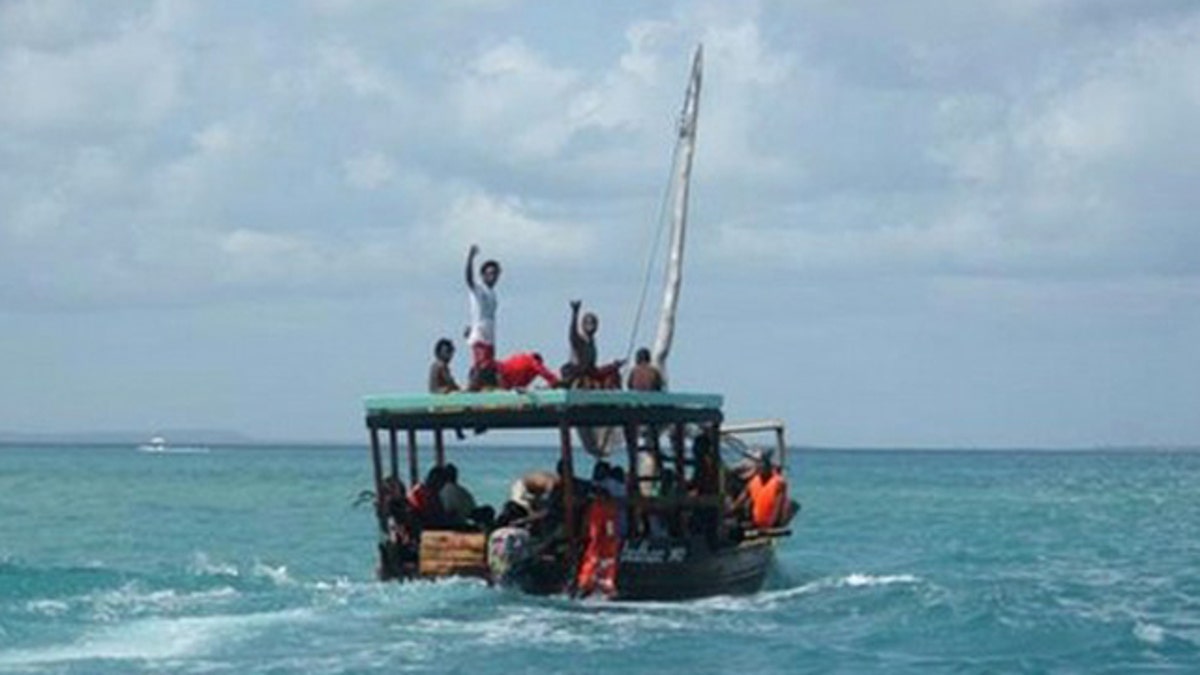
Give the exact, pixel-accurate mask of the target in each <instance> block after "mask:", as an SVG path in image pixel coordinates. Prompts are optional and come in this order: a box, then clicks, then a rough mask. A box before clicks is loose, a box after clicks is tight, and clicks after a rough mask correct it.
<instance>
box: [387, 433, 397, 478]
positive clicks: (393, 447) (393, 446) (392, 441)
mask: <svg viewBox="0 0 1200 675" xmlns="http://www.w3.org/2000/svg"><path fill="white" fill-rule="evenodd" d="M399 446H400V444H399V443H398V442H397V441H396V428H395V427H390V428H389V429H388V449H389V450H390V451H391V459H392V478H395V479H397V480H399V479H400V458H399V453H400V450H399Z"/></svg>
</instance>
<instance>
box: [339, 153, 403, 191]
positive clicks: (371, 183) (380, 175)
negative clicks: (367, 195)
mask: <svg viewBox="0 0 1200 675" xmlns="http://www.w3.org/2000/svg"><path fill="white" fill-rule="evenodd" d="M342 168H343V170H344V172H345V175H346V182H347V183H349V184H350V185H351V186H353V187H355V188H358V189H359V190H378V189H379V188H381V187H384V186H385V185H387V184H388V183H390V182H392V181H393V180H394V179H395V178H396V163H395V162H393V161H392V160H391V159H390V158H388V157H387V156H386V155H384V154H381V153H378V152H365V153H362V154H359V155H355V156H354V157H350V158H348V159H346V160H345V161H344V162H342Z"/></svg>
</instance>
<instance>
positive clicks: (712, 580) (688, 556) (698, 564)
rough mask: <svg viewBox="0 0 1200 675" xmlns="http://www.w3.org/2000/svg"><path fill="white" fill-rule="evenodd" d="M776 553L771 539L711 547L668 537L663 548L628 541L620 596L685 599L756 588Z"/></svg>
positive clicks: (620, 568) (620, 575) (619, 570)
mask: <svg viewBox="0 0 1200 675" xmlns="http://www.w3.org/2000/svg"><path fill="white" fill-rule="evenodd" d="M774 558H775V547H774V545H773V543H772V541H771V540H770V539H758V540H753V541H745V542H742V543H740V544H738V545H737V546H731V547H722V548H716V549H710V548H709V547H708V546H707V545H705V544H703V543H700V544H697V543H694V542H693V543H692V544H690V545H689V544H686V543H682V542H672V543H671V544H670V545H669V546H667V547H666V548H664V547H661V546H651V545H649V544H642V545H639V544H638V543H636V542H633V543H631V545H630V546H629V547H627V548H626V549H625V550H624V551H623V552H622V554H621V562H620V564H619V565H618V567H617V598H618V599H621V600H687V599H691V598H703V597H708V596H713V595H738V594H746V593H755V592H757V591H758V590H760V589H761V588H762V586H763V582H764V581H765V580H766V577H767V571H768V570H769V569H770V567H771V563H772V561H773V560H774Z"/></svg>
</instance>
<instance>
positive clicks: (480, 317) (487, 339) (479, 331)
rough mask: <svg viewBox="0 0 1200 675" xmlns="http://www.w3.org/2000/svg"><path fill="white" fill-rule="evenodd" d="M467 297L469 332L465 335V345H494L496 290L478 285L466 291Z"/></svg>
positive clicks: (485, 285)
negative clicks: (469, 321) (469, 319)
mask: <svg viewBox="0 0 1200 675" xmlns="http://www.w3.org/2000/svg"><path fill="white" fill-rule="evenodd" d="M467 296H468V297H469V298H470V300H471V332H470V333H469V334H468V335H467V344H472V345H473V344H475V343H477V342H482V343H484V344H489V345H494V344H496V289H494V288H489V287H488V286H487V284H483V283H478V284H475V288H473V289H472V288H468V289H467Z"/></svg>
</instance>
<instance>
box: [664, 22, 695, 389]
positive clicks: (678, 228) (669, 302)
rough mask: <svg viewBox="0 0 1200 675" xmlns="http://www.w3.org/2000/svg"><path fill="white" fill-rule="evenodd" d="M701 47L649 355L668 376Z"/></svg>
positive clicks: (685, 115) (683, 120) (684, 120)
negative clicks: (655, 325) (669, 250)
mask: <svg viewBox="0 0 1200 675" xmlns="http://www.w3.org/2000/svg"><path fill="white" fill-rule="evenodd" d="M703 61H704V47H703V46H700V47H697V48H696V55H695V56H694V57H693V58H692V75H691V78H689V79H688V86H687V93H686V94H685V95H684V100H683V112H682V113H681V114H680V117H679V140H678V148H677V155H676V162H675V175H674V176H673V186H674V191H673V194H672V197H673V199H672V205H671V252H670V257H669V258H668V260H667V271H666V282H665V284H664V289H663V304H662V310H661V312H660V313H659V316H658V334H657V335H656V336H655V339H654V350H653V352H651V358H653V360H654V365H655V366H657V367H658V369H659V370H660V371H661V372H662V374H663V378H664V380H666V379H667V357H668V356H669V355H670V353H671V342H672V341H673V340H674V338H675V313H676V310H677V309H678V306H679V291H680V287H681V286H682V283H683V244H684V238H685V237H684V235H685V233H686V230H687V212H688V183H689V181H690V180H691V175H692V155H693V154H694V153H695V150H696V119H697V117H698V116H699V113H700V79H701V68H702V65H703Z"/></svg>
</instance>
